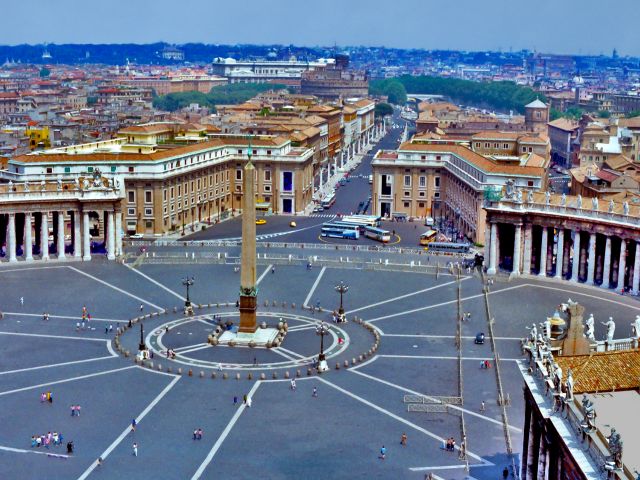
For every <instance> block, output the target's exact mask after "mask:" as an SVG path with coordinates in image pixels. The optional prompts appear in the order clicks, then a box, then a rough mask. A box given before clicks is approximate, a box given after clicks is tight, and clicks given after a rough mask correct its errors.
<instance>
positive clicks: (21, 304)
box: [20, 297, 24, 307]
mask: <svg viewBox="0 0 640 480" xmlns="http://www.w3.org/2000/svg"><path fill="white" fill-rule="evenodd" d="M20 306H21V307H22V306H24V297H20Z"/></svg>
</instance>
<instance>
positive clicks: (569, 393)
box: [564, 369, 574, 400]
mask: <svg viewBox="0 0 640 480" xmlns="http://www.w3.org/2000/svg"><path fill="white" fill-rule="evenodd" d="M573 383H574V382H573V372H572V371H571V369H568V370H567V380H566V381H565V383H564V388H565V392H566V394H567V397H566V398H567V400H573Z"/></svg>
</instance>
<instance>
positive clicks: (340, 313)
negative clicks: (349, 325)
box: [334, 280, 349, 322]
mask: <svg viewBox="0 0 640 480" xmlns="http://www.w3.org/2000/svg"><path fill="white" fill-rule="evenodd" d="M334 288H335V291H336V292H338V293H339V294H340V307H339V308H338V321H341V322H342V321H344V319H345V315H344V306H343V302H342V300H343V298H342V297H343V295H344V294H345V293H347V292H348V291H349V285H347V284H346V283H344V282H343V281H342V280H340V283H339V284H338V285H336V286H335V287H334Z"/></svg>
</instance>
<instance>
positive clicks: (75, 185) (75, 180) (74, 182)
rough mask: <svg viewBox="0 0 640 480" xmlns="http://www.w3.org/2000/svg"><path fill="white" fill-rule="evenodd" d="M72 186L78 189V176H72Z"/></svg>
mask: <svg viewBox="0 0 640 480" xmlns="http://www.w3.org/2000/svg"><path fill="white" fill-rule="evenodd" d="M73 186H74V187H75V189H76V190H80V179H79V178H77V177H76V178H74V179H73Z"/></svg>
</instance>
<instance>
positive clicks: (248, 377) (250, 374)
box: [247, 372, 253, 380]
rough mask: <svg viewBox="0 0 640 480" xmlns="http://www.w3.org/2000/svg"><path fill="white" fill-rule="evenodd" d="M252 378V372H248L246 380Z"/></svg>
mask: <svg viewBox="0 0 640 480" xmlns="http://www.w3.org/2000/svg"><path fill="white" fill-rule="evenodd" d="M251 379H253V373H251V372H249V374H248V375H247V380H251Z"/></svg>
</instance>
